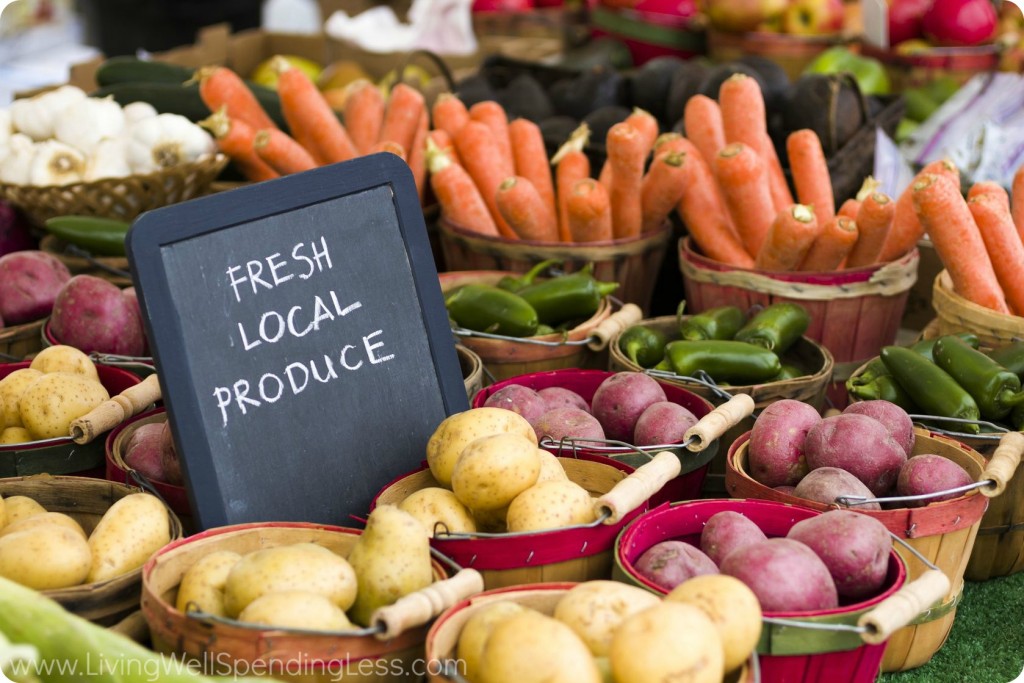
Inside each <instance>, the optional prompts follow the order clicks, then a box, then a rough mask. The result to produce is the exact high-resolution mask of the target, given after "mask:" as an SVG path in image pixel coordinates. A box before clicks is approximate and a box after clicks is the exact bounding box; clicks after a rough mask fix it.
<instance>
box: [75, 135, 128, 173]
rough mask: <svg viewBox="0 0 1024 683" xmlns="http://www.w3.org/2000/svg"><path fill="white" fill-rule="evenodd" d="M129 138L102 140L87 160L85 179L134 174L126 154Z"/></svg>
mask: <svg viewBox="0 0 1024 683" xmlns="http://www.w3.org/2000/svg"><path fill="white" fill-rule="evenodd" d="M126 146H127V140H125V139H124V138H108V139H106V140H101V141H100V142H99V144H97V145H96V147H95V148H93V150H92V153H91V154H90V155H89V158H88V159H86V162H85V173H84V174H83V178H82V179H83V180H85V181H87V182H88V181H91V180H99V179H100V178H123V177H124V176H128V175H131V174H132V169H131V168H129V167H128V159H127V157H126V156H125V149H126Z"/></svg>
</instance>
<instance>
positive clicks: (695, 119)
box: [683, 95, 725, 164]
mask: <svg viewBox="0 0 1024 683" xmlns="http://www.w3.org/2000/svg"><path fill="white" fill-rule="evenodd" d="M683 126H684V127H685V128H686V137H687V138H688V139H689V140H690V141H692V142H693V144H694V145H696V147H697V149H699V150H700V153H701V156H703V157H704V161H706V162H708V163H709V164H713V163H714V162H715V156H716V155H717V154H718V150H720V149H722V148H723V147H725V129H724V128H723V127H722V110H721V109H720V108H719V106H718V102H715V101H714V100H713V99H711V98H710V97H708V96H707V95H694V96H693V97H691V98H690V99H689V100H687V101H686V108H685V109H684V110H683Z"/></svg>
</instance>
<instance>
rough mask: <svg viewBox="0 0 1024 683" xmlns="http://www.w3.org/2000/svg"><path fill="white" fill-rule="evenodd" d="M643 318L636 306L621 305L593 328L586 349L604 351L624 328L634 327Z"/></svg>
mask: <svg viewBox="0 0 1024 683" xmlns="http://www.w3.org/2000/svg"><path fill="white" fill-rule="evenodd" d="M643 317H644V314H643V311H641V310H640V307H639V306H637V305H636V304H623V305H622V308H620V309H619V310H617V311H615V312H614V313H612V314H611V315H610V316H608V317H607V318H605V319H604V320H603V321H602V322H601V324H600V325H598V326H597V327H596V328H594V331H593V332H591V333H590V343H589V344H587V348H588V349H590V350H591V351H604V350H605V349H606V348H607V347H608V344H609V343H610V342H611V340H612V339H614V338H615V337H616V335H618V334H619V333H620V332H623V331H624V330H626V328H628V327H632V326H633V325H636V324H637V323H638V322H640V321H641V320H642V319H643Z"/></svg>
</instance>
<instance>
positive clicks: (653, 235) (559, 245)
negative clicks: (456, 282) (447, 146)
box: [437, 215, 672, 251]
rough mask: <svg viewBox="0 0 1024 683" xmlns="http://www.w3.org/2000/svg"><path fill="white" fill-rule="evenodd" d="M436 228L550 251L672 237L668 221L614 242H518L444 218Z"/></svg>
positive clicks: (619, 245) (517, 240)
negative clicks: (652, 229) (657, 226)
mask: <svg viewBox="0 0 1024 683" xmlns="http://www.w3.org/2000/svg"><path fill="white" fill-rule="evenodd" d="M437 224H438V227H439V228H440V230H441V232H442V233H450V234H451V235H454V236H457V237H460V238H463V239H469V240H479V241H481V242H484V243H486V244H495V245H505V246H524V247H531V248H538V249H552V250H557V249H561V250H572V249H574V248H575V249H576V250H577V251H579V250H585V249H589V248H593V247H598V248H602V247H623V246H628V245H637V244H656V243H658V242H661V241H666V242H667V241H668V239H669V238H670V237H671V235H672V224H671V223H670V222H669V221H665V223H663V224H662V226H661V227H660V228H658V230H656V231H654V232H650V233H646V234H641V235H638V236H636V237H622V238H619V239H615V240H604V241H601V242H543V241H540V240H519V239H509V238H507V237H502V236H500V235H498V236H494V235H483V234H481V233H479V232H474V231H473V230H470V229H468V228H465V227H462V226H460V225H458V224H457V223H454V222H452V221H450V220H448V218H446V217H445V216H443V215H442V216H441V217H440V218H439V219H438V221H437Z"/></svg>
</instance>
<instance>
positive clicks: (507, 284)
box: [498, 259, 562, 292]
mask: <svg viewBox="0 0 1024 683" xmlns="http://www.w3.org/2000/svg"><path fill="white" fill-rule="evenodd" d="M560 265H562V262H561V261H559V260H558V259H548V260H547V261H541V262H540V263H538V264H537V265H535V266H534V267H533V268H530V270H528V271H526V272H525V273H523V274H522V275H520V276H519V277H516V276H514V275H506V276H504V277H503V278H501V279H500V280H498V287H500V288H502V289H506V290H508V291H510V292H518V291H519V290H521V289H525V288H526V287H529V286H530V285H532V284H533V281H534V280H536V279H537V277H538V276H539V275H540V274H541V273H545V272H547V270H548V269H549V268H551V266H560Z"/></svg>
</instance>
